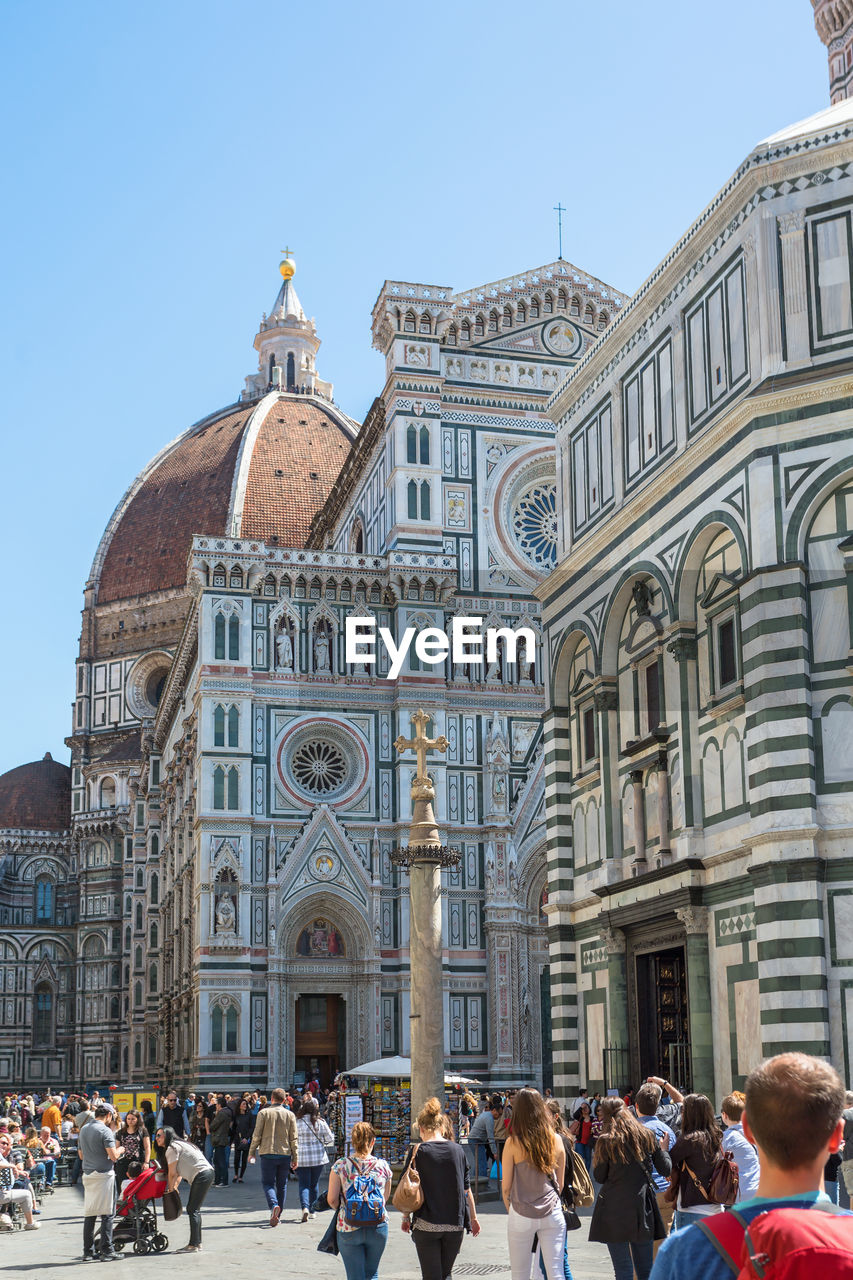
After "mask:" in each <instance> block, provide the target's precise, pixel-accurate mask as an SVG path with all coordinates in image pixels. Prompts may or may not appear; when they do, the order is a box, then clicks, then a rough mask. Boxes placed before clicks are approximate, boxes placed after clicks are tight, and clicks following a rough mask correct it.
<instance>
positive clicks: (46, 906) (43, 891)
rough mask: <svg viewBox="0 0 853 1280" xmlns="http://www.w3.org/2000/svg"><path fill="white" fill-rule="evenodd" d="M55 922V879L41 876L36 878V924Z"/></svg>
mask: <svg viewBox="0 0 853 1280" xmlns="http://www.w3.org/2000/svg"><path fill="white" fill-rule="evenodd" d="M52 922H53V881H52V880H48V879H46V878H42V877H39V879H38V880H36V924H51V923H52Z"/></svg>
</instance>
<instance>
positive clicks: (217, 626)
mask: <svg viewBox="0 0 853 1280" xmlns="http://www.w3.org/2000/svg"><path fill="white" fill-rule="evenodd" d="M222 585H223V586H225V583H224V582H223V584H222ZM213 656H214V658H216V659H220V658H221V659H223V660H224V659H225V615H224V614H222V613H217V615H216V617H215V618H214V619H213Z"/></svg>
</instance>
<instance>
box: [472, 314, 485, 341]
mask: <svg viewBox="0 0 853 1280" xmlns="http://www.w3.org/2000/svg"><path fill="white" fill-rule="evenodd" d="M485 332H486V322H485V320H484V319H483V317H482V316H477V317H476V318H475V320H474V337H475V338H482V336H483V334H484V333H485Z"/></svg>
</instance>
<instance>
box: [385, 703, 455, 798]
mask: <svg viewBox="0 0 853 1280" xmlns="http://www.w3.org/2000/svg"><path fill="white" fill-rule="evenodd" d="M429 721H430V717H429V716H428V715H427V713H426V712H425V711H424V709H423V707H418V709H417V711H416V712H415V713H414V715H413V716H412V718H411V722H412V724H413V725H414V726H415V736H414V738H404V737H403V735H402V734H400V735H399V737H397V738H396V739H395V740H394V746H395V748H396V749H397V751H399V752H400V753H402V752H403V751H414V753H415V757H416V759H417V769H416V772H415V780H416V781H417V782H428V781H429V777H428V774H427V759H426V758H427V752H428V751H446V750H447V739H446V738H445V736H444V734H441V735H440V737H438V738H428V737H427V736H426V727H427V725H428V724H429Z"/></svg>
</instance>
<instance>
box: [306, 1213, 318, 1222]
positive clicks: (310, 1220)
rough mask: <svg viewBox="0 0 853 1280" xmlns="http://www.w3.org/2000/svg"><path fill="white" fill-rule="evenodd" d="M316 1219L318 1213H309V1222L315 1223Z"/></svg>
mask: <svg viewBox="0 0 853 1280" xmlns="http://www.w3.org/2000/svg"><path fill="white" fill-rule="evenodd" d="M316 1217H317V1215H316V1213H309V1214H308V1221H309V1222H313V1221H314V1219H315V1218H316Z"/></svg>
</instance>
